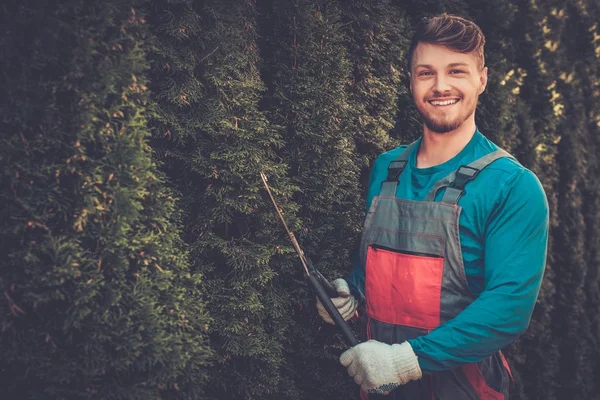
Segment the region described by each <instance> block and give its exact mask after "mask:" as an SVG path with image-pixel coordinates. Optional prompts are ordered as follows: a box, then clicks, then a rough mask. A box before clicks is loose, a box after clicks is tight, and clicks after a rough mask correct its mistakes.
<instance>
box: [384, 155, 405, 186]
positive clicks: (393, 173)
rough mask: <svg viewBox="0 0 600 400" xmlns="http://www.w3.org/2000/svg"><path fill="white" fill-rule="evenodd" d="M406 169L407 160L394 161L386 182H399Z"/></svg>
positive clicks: (390, 166)
mask: <svg viewBox="0 0 600 400" xmlns="http://www.w3.org/2000/svg"><path fill="white" fill-rule="evenodd" d="M404 168H406V160H397V161H392V162H391V163H390V165H389V167H388V175H387V179H386V180H385V182H397V181H398V179H399V178H400V174H401V173H402V171H404Z"/></svg>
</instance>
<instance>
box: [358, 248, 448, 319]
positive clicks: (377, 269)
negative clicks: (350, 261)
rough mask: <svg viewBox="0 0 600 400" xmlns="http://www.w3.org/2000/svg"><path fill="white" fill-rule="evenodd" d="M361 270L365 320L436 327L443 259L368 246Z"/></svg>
mask: <svg viewBox="0 0 600 400" xmlns="http://www.w3.org/2000/svg"><path fill="white" fill-rule="evenodd" d="M365 270H366V285H365V291H366V293H365V294H366V299H367V309H366V311H367V314H368V315H369V317H371V318H374V319H376V320H378V321H381V322H385V323H389V324H394V325H402V326H410V327H414V328H421V329H427V330H432V329H434V328H436V327H437V326H439V325H440V304H441V294H442V279H443V273H444V258H443V257H441V256H439V255H436V254H425V253H421V252H410V251H399V250H395V249H392V248H386V247H382V246H377V245H371V246H369V248H368V250H367V258H366V265H365Z"/></svg>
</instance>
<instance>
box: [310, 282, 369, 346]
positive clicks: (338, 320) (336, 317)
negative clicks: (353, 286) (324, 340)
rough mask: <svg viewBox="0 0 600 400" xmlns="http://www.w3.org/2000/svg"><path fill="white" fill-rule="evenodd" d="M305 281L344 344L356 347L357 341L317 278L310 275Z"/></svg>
mask: <svg viewBox="0 0 600 400" xmlns="http://www.w3.org/2000/svg"><path fill="white" fill-rule="evenodd" d="M307 279H308V282H309V283H310V286H312V288H313V290H314V291H315V294H316V295H317V297H318V298H319V300H321V303H322V304H323V307H325V311H327V313H329V316H330V317H331V319H332V320H333V322H334V323H335V324H336V326H337V327H338V328H340V330H341V331H342V336H343V337H344V340H345V341H346V343H348V344H349V345H350V346H356V345H357V344H358V340H357V339H356V337H355V336H354V333H353V332H352V330H351V329H350V326H348V324H347V323H346V321H344V318H343V317H342V315H341V314H340V312H339V311H338V310H337V308H336V307H335V306H334V305H333V303H332V302H331V299H330V296H329V295H328V294H327V293H326V292H325V289H324V288H323V286H322V285H321V282H320V280H319V278H317V277H316V276H315V275H314V274H311V275H309V276H308V277H307ZM334 292H335V290H334ZM335 293H336V294H335V297H337V292H335Z"/></svg>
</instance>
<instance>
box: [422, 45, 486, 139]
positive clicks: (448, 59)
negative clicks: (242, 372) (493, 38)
mask: <svg viewBox="0 0 600 400" xmlns="http://www.w3.org/2000/svg"><path fill="white" fill-rule="evenodd" d="M486 84H487V68H484V69H483V70H480V68H479V59H478V58H477V54H476V53H475V52H473V53H467V54H464V53H458V52H455V51H452V50H450V49H448V48H446V47H443V46H439V45H434V44H428V43H419V44H418V45H417V48H416V49H415V53H414V55H413V65H412V68H411V76H410V88H411V92H412V95H413V99H414V101H415V104H416V106H417V110H418V111H419V114H421V117H422V118H423V120H424V122H425V125H426V126H427V128H429V130H431V131H433V132H437V133H446V132H451V131H453V130H455V129H457V128H459V127H460V126H461V125H462V124H463V123H464V122H465V121H466V120H468V119H470V118H473V120H474V118H475V115H474V113H475V108H476V107H477V99H478V98H479V95H480V94H481V93H482V92H483V91H484V89H485V85H486Z"/></svg>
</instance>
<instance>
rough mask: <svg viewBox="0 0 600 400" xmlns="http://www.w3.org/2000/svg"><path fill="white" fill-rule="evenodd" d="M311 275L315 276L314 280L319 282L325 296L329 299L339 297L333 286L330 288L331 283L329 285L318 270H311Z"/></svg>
mask: <svg viewBox="0 0 600 400" xmlns="http://www.w3.org/2000/svg"><path fill="white" fill-rule="evenodd" d="M311 274H313V275H315V276H316V278H317V279H318V280H319V282H320V283H321V286H323V290H325V293H327V296H329V297H331V298H334V297H340V295H339V294H338V291H337V290H335V288H334V287H333V286H331V283H329V281H328V280H327V279H326V278H325V277H324V276H323V275H322V274H321V273H320V272H319V270H318V269H316V268H313V270H312V272H311Z"/></svg>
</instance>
